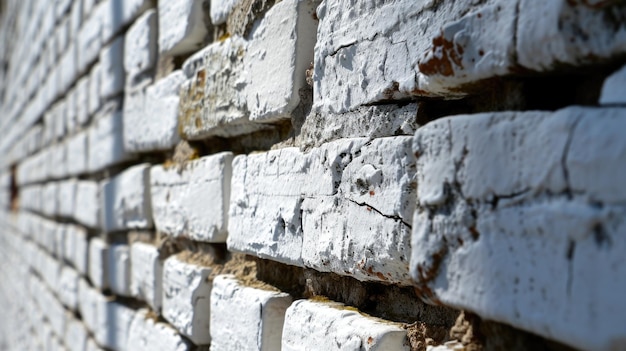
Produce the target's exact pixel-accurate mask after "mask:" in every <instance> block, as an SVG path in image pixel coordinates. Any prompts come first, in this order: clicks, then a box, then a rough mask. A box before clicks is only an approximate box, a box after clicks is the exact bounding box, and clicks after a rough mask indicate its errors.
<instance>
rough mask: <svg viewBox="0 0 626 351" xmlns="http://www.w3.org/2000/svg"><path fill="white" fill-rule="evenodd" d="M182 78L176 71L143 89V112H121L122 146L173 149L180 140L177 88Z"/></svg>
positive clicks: (156, 149)
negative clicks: (122, 121)
mask: <svg viewBox="0 0 626 351" xmlns="http://www.w3.org/2000/svg"><path fill="white" fill-rule="evenodd" d="M183 80H184V76H183V73H182V72H181V71H175V72H173V73H171V74H169V75H168V76H167V77H165V78H163V79H161V80H159V81H158V82H156V83H154V84H153V85H152V86H150V87H148V88H147V90H146V95H145V100H144V102H145V103H144V104H142V106H141V107H142V108H143V110H142V111H137V112H136V113H133V114H127V113H125V114H124V147H125V148H126V149H127V150H129V151H133V152H147V151H158V150H169V149H172V148H173V147H174V146H175V145H176V144H177V143H178V142H179V141H180V136H179V135H178V103H179V95H178V94H179V90H180V86H181V84H182V82H183Z"/></svg>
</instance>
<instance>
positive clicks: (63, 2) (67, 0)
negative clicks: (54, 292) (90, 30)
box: [54, 0, 72, 336]
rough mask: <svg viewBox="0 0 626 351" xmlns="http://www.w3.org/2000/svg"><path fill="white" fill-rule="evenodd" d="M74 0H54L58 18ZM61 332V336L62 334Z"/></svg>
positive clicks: (68, 8) (63, 14)
mask: <svg viewBox="0 0 626 351" xmlns="http://www.w3.org/2000/svg"><path fill="white" fill-rule="evenodd" d="M71 5H72V0H56V1H54V8H55V16H56V18H57V19H60V18H63V17H65V14H66V13H67V12H68V11H69V10H70V6H71ZM62 335H63V334H61V335H60V336H62Z"/></svg>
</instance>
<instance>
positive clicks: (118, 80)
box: [100, 0, 125, 99]
mask: <svg viewBox="0 0 626 351" xmlns="http://www.w3.org/2000/svg"><path fill="white" fill-rule="evenodd" d="M109 1H110V0H109ZM124 42H125V38H124V37H123V36H120V37H118V38H116V39H115V40H114V41H113V42H112V43H111V44H109V45H107V46H105V47H104V48H102V50H101V51H100V65H101V67H102V74H101V75H100V96H101V98H102V99H106V98H109V97H112V96H114V95H117V94H119V93H121V92H122V90H123V89H124V82H125V75H124Z"/></svg>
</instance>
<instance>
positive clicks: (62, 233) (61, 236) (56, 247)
mask: <svg viewBox="0 0 626 351" xmlns="http://www.w3.org/2000/svg"><path fill="white" fill-rule="evenodd" d="M52 223H53V224H54V225H53V230H52V231H51V233H50V234H52V235H53V238H54V239H53V246H52V250H51V253H52V254H53V255H54V257H56V258H57V259H58V260H59V261H61V260H62V259H63V258H64V257H65V255H66V253H65V237H66V235H67V228H66V226H65V225H63V224H59V223H56V222H52Z"/></svg>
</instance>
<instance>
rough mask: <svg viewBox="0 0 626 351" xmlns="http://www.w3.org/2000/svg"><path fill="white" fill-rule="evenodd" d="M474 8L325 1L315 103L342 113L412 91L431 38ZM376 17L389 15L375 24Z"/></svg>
mask: <svg viewBox="0 0 626 351" xmlns="http://www.w3.org/2000/svg"><path fill="white" fill-rule="evenodd" d="M490 2H491V3H492V2H493V1H490ZM472 7H474V10H476V8H475V5H473V4H470V3H464V2H458V1H456V2H455V1H444V2H442V3H441V4H440V5H439V6H437V8H436V11H437V12H435V11H434V10H435V9H434V8H432V7H431V4H430V3H428V2H424V3H421V4H420V5H419V6H415V3H414V2H413V1H410V0H406V1H395V2H393V3H390V4H383V3H380V4H379V5H373V6H367V7H365V6H364V7H359V8H358V9H355V8H353V6H352V4H350V2H349V1H341V2H338V3H335V4H332V6H331V5H330V4H327V3H322V4H321V5H320V7H319V9H318V11H317V15H318V17H319V27H318V41H317V44H316V47H315V71H314V88H313V94H314V108H315V109H316V110H317V111H320V112H323V113H328V112H332V113H343V112H347V111H351V110H354V109H355V108H356V107H358V106H360V105H364V104H368V103H371V102H375V101H380V100H389V99H392V98H402V97H403V96H406V95H409V94H410V91H411V90H412V89H414V88H415V86H416V85H417V82H416V80H417V77H416V75H415V72H418V71H419V68H418V63H419V59H418V58H420V57H421V55H422V54H423V53H426V52H428V49H429V48H430V45H431V39H432V38H434V37H435V36H436V35H437V34H439V31H440V30H441V28H442V26H443V25H444V24H445V23H446V22H452V21H455V20H458V19H459V18H460V17H461V14H462V13H464V12H467V11H468V10H472ZM372 18H388V19H389V20H388V21H379V22H377V23H372V20H371V19H372ZM383 33H384V35H381V34H383ZM394 43H397V44H396V45H394ZM355 69H356V70H358V71H359V74H357V75H355V74H354V70H355ZM340 82H342V84H340ZM347 82H350V83H349V84H345V83H347Z"/></svg>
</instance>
